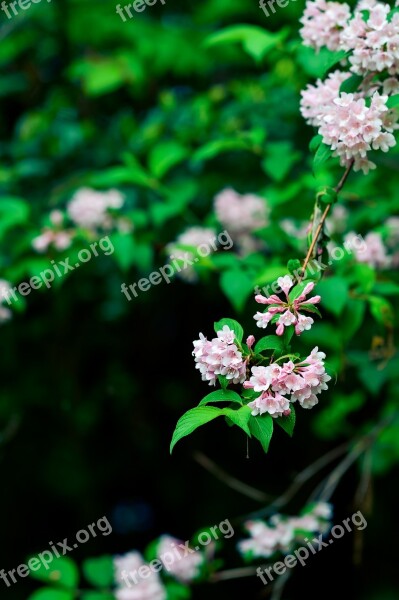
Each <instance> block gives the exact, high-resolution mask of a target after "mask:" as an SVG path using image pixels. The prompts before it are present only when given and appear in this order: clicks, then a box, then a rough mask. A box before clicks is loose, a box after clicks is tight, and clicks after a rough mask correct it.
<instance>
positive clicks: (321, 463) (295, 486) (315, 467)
mask: <svg viewBox="0 0 399 600" xmlns="http://www.w3.org/2000/svg"><path fill="white" fill-rule="evenodd" d="M348 445H349V444H348V442H345V443H344V444H341V445H340V446H337V447H336V448H333V449H332V450H330V451H329V452H327V453H326V454H324V455H323V456H320V458H318V459H317V460H316V461H315V462H313V463H312V464H310V465H308V466H307V467H306V468H305V469H303V471H301V472H300V473H298V474H297V475H296V476H295V478H294V481H293V482H292V484H291V485H290V486H289V487H288V489H287V490H286V491H285V492H284V493H283V494H282V495H281V496H279V497H278V498H276V499H275V500H274V501H273V502H272V503H271V504H270V505H269V506H267V507H266V508H264V509H261V510H259V511H256V512H253V513H251V514H250V515H247V516H246V517H245V519H248V518H259V517H264V516H267V515H268V514H271V513H273V512H274V511H275V510H276V508H281V507H282V506H284V505H285V504H288V502H289V501H290V500H291V499H292V498H293V497H294V496H295V494H296V493H297V492H298V491H299V489H300V488H301V487H302V486H303V485H304V484H305V483H306V482H307V481H309V479H311V478H312V477H313V476H314V475H316V473H318V471H320V470H321V469H323V468H324V467H325V466H326V465H328V464H329V463H330V462H332V461H333V460H335V459H336V458H338V456H340V455H341V454H343V453H344V452H345V451H346V450H347V449H348Z"/></svg>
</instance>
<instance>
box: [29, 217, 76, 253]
mask: <svg viewBox="0 0 399 600" xmlns="http://www.w3.org/2000/svg"><path fill="white" fill-rule="evenodd" d="M49 219H50V223H51V227H45V228H44V229H43V231H42V232H41V234H40V235H38V236H36V237H35V238H34V239H33V240H32V246H33V248H34V249H35V250H36V251H37V252H46V251H47V249H48V247H49V246H53V247H54V248H55V249H56V250H66V248H69V246H70V245H71V243H72V239H73V236H74V232H73V231H72V230H70V229H69V230H67V229H64V215H63V213H62V212H61V211H60V210H53V211H51V213H50V215H49Z"/></svg>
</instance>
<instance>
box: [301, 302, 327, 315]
mask: <svg viewBox="0 0 399 600" xmlns="http://www.w3.org/2000/svg"><path fill="white" fill-rule="evenodd" d="M303 310H306V311H307V312H310V313H314V314H315V315H317V316H319V317H321V316H322V315H321V312H320V311H319V309H318V308H316V306H315V305H314V304H301V312H302V311H303Z"/></svg>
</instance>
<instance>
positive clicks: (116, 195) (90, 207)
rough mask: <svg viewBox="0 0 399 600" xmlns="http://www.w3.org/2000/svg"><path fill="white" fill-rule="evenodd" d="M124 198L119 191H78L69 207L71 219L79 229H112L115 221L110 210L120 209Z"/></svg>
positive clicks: (84, 189)
mask: <svg viewBox="0 0 399 600" xmlns="http://www.w3.org/2000/svg"><path fill="white" fill-rule="evenodd" d="M123 203H124V198H123V196H122V194H121V193H120V192H119V191H118V190H109V191H107V192H99V191H97V190H93V189H90V188H82V189H80V190H78V191H77V192H76V193H75V195H74V196H73V197H72V199H71V200H70V202H69V204H68V206H67V212H68V216H69V217H70V219H71V220H72V221H73V222H74V223H75V225H77V226H78V227H83V228H84V229H91V230H96V229H98V228H101V229H110V228H111V227H112V226H113V219H112V216H111V214H110V213H109V212H108V211H109V209H115V210H117V209H120V208H121V207H122V206H123Z"/></svg>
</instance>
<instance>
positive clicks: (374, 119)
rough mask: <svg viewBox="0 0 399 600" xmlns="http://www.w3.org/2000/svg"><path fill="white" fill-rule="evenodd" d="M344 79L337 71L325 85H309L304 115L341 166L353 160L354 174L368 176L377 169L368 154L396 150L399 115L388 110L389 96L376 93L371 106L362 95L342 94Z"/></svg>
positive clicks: (319, 81)
mask: <svg viewBox="0 0 399 600" xmlns="http://www.w3.org/2000/svg"><path fill="white" fill-rule="evenodd" d="M345 75H348V74H345ZM345 79H346V77H345V76H343V74H342V73H340V72H339V71H336V72H335V73H332V74H331V75H330V76H329V77H328V78H327V80H326V81H324V82H323V81H321V80H318V81H317V83H316V85H315V86H313V85H309V86H308V87H307V89H306V90H304V91H303V92H302V100H301V112H302V115H303V116H304V117H305V119H307V122H308V123H309V124H310V125H313V126H316V127H318V133H319V134H320V135H321V136H322V141H323V143H324V144H326V145H327V146H330V147H331V149H332V151H333V156H338V157H339V159H340V164H341V166H344V167H347V166H348V165H349V164H350V162H351V161H352V160H353V161H354V165H353V168H354V170H355V171H359V170H362V171H363V173H365V174H367V173H368V172H369V170H370V169H375V168H376V165H375V163H373V162H371V161H370V160H369V159H368V158H367V153H368V152H370V151H371V150H382V151H383V152H388V150H389V148H391V147H393V146H395V144H396V140H395V138H394V136H393V135H392V132H393V131H394V130H395V129H397V128H398V125H397V123H396V120H397V118H398V115H397V114H396V113H395V111H392V110H389V108H388V107H387V105H386V103H387V100H388V96H387V95H380V94H379V92H377V91H374V93H373V94H372V96H371V99H370V102H369V105H367V103H366V99H365V98H364V97H362V95H361V94H346V93H344V92H343V93H341V94H339V86H340V84H341V83H342V81H344V80H345Z"/></svg>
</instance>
